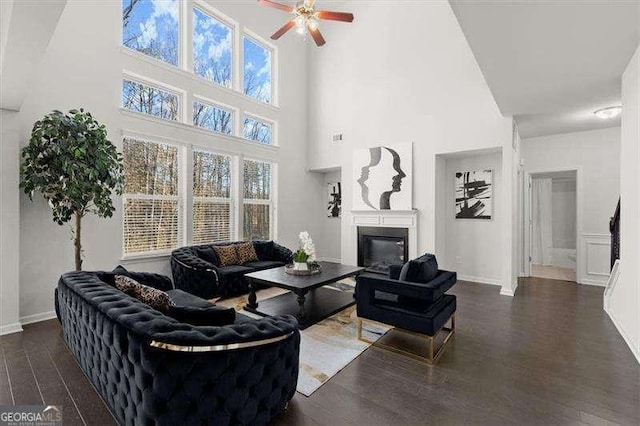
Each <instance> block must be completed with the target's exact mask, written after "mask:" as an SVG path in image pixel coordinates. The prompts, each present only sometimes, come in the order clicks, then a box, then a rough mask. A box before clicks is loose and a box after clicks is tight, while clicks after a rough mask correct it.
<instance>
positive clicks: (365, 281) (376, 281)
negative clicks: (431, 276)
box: [356, 274, 442, 301]
mask: <svg viewBox="0 0 640 426" xmlns="http://www.w3.org/2000/svg"><path fill="white" fill-rule="evenodd" d="M376 291H381V292H384V293H391V294H394V295H398V296H406V297H411V298H414V299H420V300H426V301H433V300H436V299H438V298H439V297H440V296H441V295H442V292H441V291H439V289H438V288H437V287H435V288H434V287H433V286H432V285H431V284H423V283H413V282H409V281H399V280H392V279H391V278H386V277H384V276H382V275H373V274H363V275H360V276H358V277H357V278H356V294H357V297H358V298H359V297H360V296H362V297H367V298H370V299H373V298H374V297H375V292H376Z"/></svg>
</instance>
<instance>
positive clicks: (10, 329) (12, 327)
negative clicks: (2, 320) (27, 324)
mask: <svg viewBox="0 0 640 426" xmlns="http://www.w3.org/2000/svg"><path fill="white" fill-rule="evenodd" d="M21 331H22V325H21V324H20V323H19V322H16V323H13V324H7V325H3V326H0V336H4V335H5V334H11V333H19V332H21Z"/></svg>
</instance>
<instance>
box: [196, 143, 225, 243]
mask: <svg viewBox="0 0 640 426" xmlns="http://www.w3.org/2000/svg"><path fill="white" fill-rule="evenodd" d="M231 208H232V207H231V158H230V157H228V156H226V155H220V154H214V153H212V152H206V151H193V243H194V244H205V243H214V242H220V241H230V240H231V235H232V231H231V230H232V212H231Z"/></svg>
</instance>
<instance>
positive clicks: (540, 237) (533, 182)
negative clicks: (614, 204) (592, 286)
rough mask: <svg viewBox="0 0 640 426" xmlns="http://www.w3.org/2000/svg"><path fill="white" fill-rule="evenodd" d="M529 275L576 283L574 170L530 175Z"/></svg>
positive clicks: (576, 182)
mask: <svg viewBox="0 0 640 426" xmlns="http://www.w3.org/2000/svg"><path fill="white" fill-rule="evenodd" d="M529 179H530V184H529V188H530V191H529V192H530V206H531V208H530V209H529V210H530V212H529V215H530V216H529V228H530V229H529V234H530V257H529V261H530V268H529V269H530V275H531V276H532V277H539V278H547V279H555V280H562V281H572V282H576V281H577V279H576V271H577V262H578V252H577V248H578V247H577V240H578V209H577V198H578V197H577V186H578V181H577V171H576V170H567V171H555V172H542V173H531V174H530V175H529Z"/></svg>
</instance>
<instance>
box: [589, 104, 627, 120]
mask: <svg viewBox="0 0 640 426" xmlns="http://www.w3.org/2000/svg"><path fill="white" fill-rule="evenodd" d="M621 112H622V107H621V106H612V107H607V108H601V109H599V110H597V111H594V112H593V113H594V114H595V115H596V116H597V117H598V118H601V119H603V120H608V119H610V118H615V117H617V116H619V115H620V113H621Z"/></svg>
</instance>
